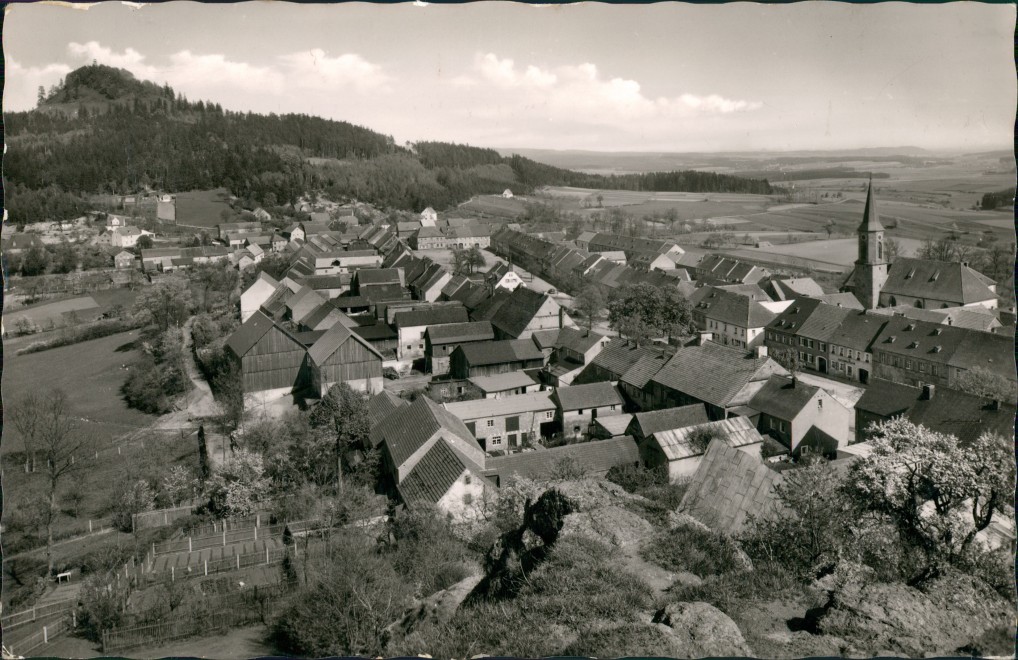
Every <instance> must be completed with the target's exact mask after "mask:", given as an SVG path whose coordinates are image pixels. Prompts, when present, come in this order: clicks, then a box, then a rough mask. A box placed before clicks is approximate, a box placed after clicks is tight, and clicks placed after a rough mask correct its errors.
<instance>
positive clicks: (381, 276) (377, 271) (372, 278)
mask: <svg viewBox="0 0 1018 660" xmlns="http://www.w3.org/2000/svg"><path fill="white" fill-rule="evenodd" d="M357 282H358V284H360V286H367V285H371V284H393V283H395V284H399V283H400V277H399V269H398V268H363V269H361V270H358V271H357Z"/></svg>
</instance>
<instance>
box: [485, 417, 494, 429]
mask: <svg viewBox="0 0 1018 660" xmlns="http://www.w3.org/2000/svg"><path fill="white" fill-rule="evenodd" d="M486 426H487V427H488V428H489V429H490V428H491V427H493V426H495V420H493V419H489V420H488V421H487V423H486Z"/></svg>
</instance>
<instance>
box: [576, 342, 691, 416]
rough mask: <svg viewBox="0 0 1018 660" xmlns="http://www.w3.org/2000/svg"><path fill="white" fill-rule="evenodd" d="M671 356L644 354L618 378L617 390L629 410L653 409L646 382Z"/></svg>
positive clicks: (651, 397) (652, 399)
mask: <svg viewBox="0 0 1018 660" xmlns="http://www.w3.org/2000/svg"><path fill="white" fill-rule="evenodd" d="M671 357H672V356H671V354H670V353H652V354H649V355H644V356H642V357H641V358H639V359H638V360H637V361H636V362H635V363H633V365H632V366H631V367H629V369H627V370H626V371H625V373H623V374H622V376H621V377H620V378H619V380H618V386H619V391H620V392H621V393H622V397H623V398H624V399H625V400H626V404H627V407H628V408H629V409H630V410H653V409H654V397H653V396H652V395H651V393H650V388H649V387H647V384H648V383H649V382H650V379H651V378H653V377H654V376H656V375H657V372H659V371H661V369H663V368H664V366H665V364H666V363H667V362H668V360H670V359H671ZM595 359H596V358H595Z"/></svg>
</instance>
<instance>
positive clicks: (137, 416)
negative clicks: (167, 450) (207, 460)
mask: <svg viewBox="0 0 1018 660" xmlns="http://www.w3.org/2000/svg"><path fill="white" fill-rule="evenodd" d="M138 336H139V333H138V332H137V331H131V332H124V333H120V334H116V335H110V336H109V337H103V338H102V339H94V340H92V341H86V342H82V343H80V344H73V345H71V346H63V347H60V348H54V349H51V350H48V351H43V352H41V353H30V354H28V355H15V354H14V352H13V351H11V350H10V347H8V352H7V355H6V356H5V358H6V359H5V360H4V371H3V391H4V403H5V404H7V405H10V404H11V403H12V402H14V401H16V400H17V398H18V396H19V395H20V394H21V393H23V392H29V391H38V390H39V389H40V388H41V387H47V388H61V389H63V390H64V391H65V392H66V393H67V396H68V398H69V399H70V403H71V405H72V406H73V408H74V410H76V411H78V413H79V414H80V415H81V419H82V421H83V424H84V427H85V428H86V429H87V430H88V431H89V432H91V433H93V434H95V435H96V437H97V438H98V439H99V441H100V442H102V443H104V444H105V445H109V443H110V440H111V439H112V438H114V437H116V436H119V435H121V434H123V433H127V432H129V431H133V430H135V429H138V428H140V427H144V426H147V425H148V424H150V423H151V422H152V421H153V420H154V419H155V418H154V417H153V416H152V415H148V414H145V413H142V412H138V411H137V410H132V409H131V408H128V407H127V404H125V403H124V401H123V399H122V398H121V396H120V386H121V385H123V383H124V381H125V380H126V379H127V373H128V372H127V371H126V370H124V369H122V368H121V366H122V365H126V364H130V363H131V362H134V361H135V360H136V359H137V358H138V357H139V356H140V353H139V352H138V350H137V348H136V346H135V342H136V341H137V340H138ZM26 339H31V338H30V337H29V338H26ZM5 343H6V342H5ZM42 377H45V382H42V381H41V380H40V378H42ZM14 435H15V434H14V433H13V429H11V428H9V427H8V429H7V430H6V432H5V433H4V434H3V441H2V443H0V445H2V447H0V453H10V452H12V451H21V450H22V449H23V448H24V447H23V446H22V444H21V441H20V440H19V439H17V438H15V437H14Z"/></svg>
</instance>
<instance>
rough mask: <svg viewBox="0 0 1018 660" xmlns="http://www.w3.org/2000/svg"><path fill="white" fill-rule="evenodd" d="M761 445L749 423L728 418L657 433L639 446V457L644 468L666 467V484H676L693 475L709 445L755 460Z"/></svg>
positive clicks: (741, 418)
mask: <svg viewBox="0 0 1018 660" xmlns="http://www.w3.org/2000/svg"><path fill="white" fill-rule="evenodd" d="M763 441H764V439H763V436H761V435H760V433H759V432H758V431H757V430H756V427H754V426H753V422H752V421H751V420H749V419H747V418H745V417H731V418H729V419H722V420H717V421H714V422H707V423H705V424H697V425H694V426H686V427H682V428H678V429H671V430H664V431H658V432H657V433H654V434H653V435H650V436H647V437H645V438H644V440H643V441H642V442H641V443H640V457H641V458H642V459H643V462H644V464H645V465H646V466H647V467H650V468H657V467H666V468H667V470H668V480H669V481H670V482H671V483H676V482H678V481H681V480H683V479H688V478H690V477H692V476H693V475H694V474H695V473H696V471H697V469H698V468H699V467H700V464H701V462H702V460H703V457H704V454H706V453H707V452H708V448H709V447H710V446H711V445H714V444H723V445H725V446H726V447H730V448H732V449H734V450H737V451H740V452H743V453H746V454H748V455H750V456H753V457H756V458H759V457H760V450H761V448H762V447H763Z"/></svg>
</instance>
